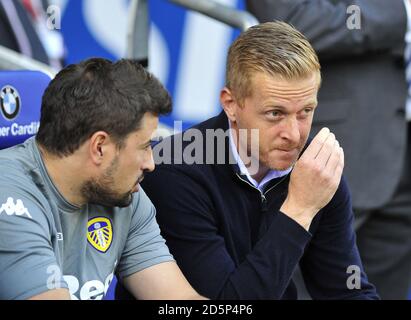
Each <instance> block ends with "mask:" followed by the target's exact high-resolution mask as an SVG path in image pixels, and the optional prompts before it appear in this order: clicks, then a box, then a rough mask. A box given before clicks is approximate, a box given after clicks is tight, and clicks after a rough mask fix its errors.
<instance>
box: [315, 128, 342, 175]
mask: <svg viewBox="0 0 411 320" xmlns="http://www.w3.org/2000/svg"><path fill="white" fill-rule="evenodd" d="M339 147H340V145H339V144H338V148H339ZM337 150H338V149H337V148H336V140H335V135H334V133H330V134H329V135H328V137H327V139H326V140H325V142H324V143H323V146H322V148H321V150H320V151H319V152H318V154H317V157H315V160H316V162H317V163H318V165H319V166H320V168H325V167H326V165H327V163H328V160H329V159H330V157H331V155H332V154H333V153H335V152H336V151H337Z"/></svg>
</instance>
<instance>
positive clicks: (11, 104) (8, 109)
mask: <svg viewBox="0 0 411 320" xmlns="http://www.w3.org/2000/svg"><path fill="white" fill-rule="evenodd" d="M20 108H21V99H20V95H19V93H18V91H17V90H16V89H15V88H13V87H12V86H9V85H6V86H4V87H3V88H1V91H0V109H1V113H2V115H3V117H4V118H5V119H6V120H9V121H11V120H13V119H15V118H16V117H17V115H18V114H19V112H20Z"/></svg>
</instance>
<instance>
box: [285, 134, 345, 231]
mask: <svg viewBox="0 0 411 320" xmlns="http://www.w3.org/2000/svg"><path fill="white" fill-rule="evenodd" d="M343 168H344V152H343V149H342V148H341V147H340V144H339V143H338V141H337V140H336V139H335V136H334V134H333V133H331V132H330V130H329V129H328V128H323V129H321V131H320V132H319V133H318V134H317V135H316V136H315V138H314V139H313V141H312V142H311V144H310V145H309V146H308V147H307V149H306V150H305V152H304V153H303V154H302V156H301V157H300V159H299V160H298V161H297V162H296V164H295V166H294V169H293V171H292V173H291V178H290V183H289V187H288V196H287V198H286V200H285V201H284V203H283V205H282V206H281V208H280V211H281V212H283V213H284V214H286V215H287V216H289V217H290V218H292V219H293V220H295V221H296V222H297V223H299V224H300V225H301V226H302V227H304V228H305V229H306V230H308V229H309V227H310V224H311V221H312V220H313V218H314V217H315V215H316V214H317V213H318V211H320V210H321V209H322V208H323V207H325V206H326V205H327V203H329V202H330V200H331V199H332V197H333V196H334V194H335V192H336V191H337V188H338V185H339V184H340V180H341V175H342V171H343Z"/></svg>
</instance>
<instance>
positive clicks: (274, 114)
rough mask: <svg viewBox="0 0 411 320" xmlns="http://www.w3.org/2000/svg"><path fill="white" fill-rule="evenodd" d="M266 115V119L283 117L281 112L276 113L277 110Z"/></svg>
mask: <svg viewBox="0 0 411 320" xmlns="http://www.w3.org/2000/svg"><path fill="white" fill-rule="evenodd" d="M267 115H268V117H270V118H271V119H278V118H280V117H281V116H282V115H283V113H282V112H281V111H278V110H273V111H269V112H268V113H267Z"/></svg>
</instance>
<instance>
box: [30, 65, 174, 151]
mask: <svg viewBox="0 0 411 320" xmlns="http://www.w3.org/2000/svg"><path fill="white" fill-rule="evenodd" d="M146 112H149V113H152V114H155V115H160V114H161V115H162V114H167V113H169V112H171V98H170V96H169V94H168V92H167V90H166V89H165V88H164V87H163V85H162V84H161V83H160V82H159V81H158V80H157V79H156V78H155V77H154V76H153V75H152V74H151V73H149V72H148V71H146V70H145V69H144V68H143V67H142V66H141V65H140V64H139V63H138V62H137V61H136V60H132V59H122V60H119V61H118V62H115V63H113V62H111V61H110V60H107V59H102V58H92V59H88V60H85V61H82V62H80V63H78V64H72V65H69V66H68V67H66V68H64V69H63V70H61V71H60V72H59V73H58V74H57V75H56V77H55V78H54V79H53V80H52V81H51V82H50V84H49V86H48V87H47V89H46V91H45V92H44V95H43V99H42V105H41V118H40V128H39V131H38V133H37V136H36V140H37V141H38V143H39V144H41V145H42V146H43V147H44V148H46V150H47V151H48V152H50V153H53V154H56V155H58V156H67V155H70V154H72V153H73V152H74V151H76V150H77V149H78V148H79V147H80V146H81V145H82V144H83V143H84V142H85V141H86V140H87V139H88V138H90V137H91V136H92V135H93V134H94V133H95V132H96V131H100V130H102V131H105V132H107V133H108V134H109V135H110V136H111V137H112V138H113V139H114V141H116V143H117V146H118V147H119V148H121V146H122V142H123V140H124V138H125V137H126V136H127V135H128V134H129V133H130V132H133V131H135V130H138V128H139V126H140V121H141V119H142V117H143V116H144V114H145V113H146Z"/></svg>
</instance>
